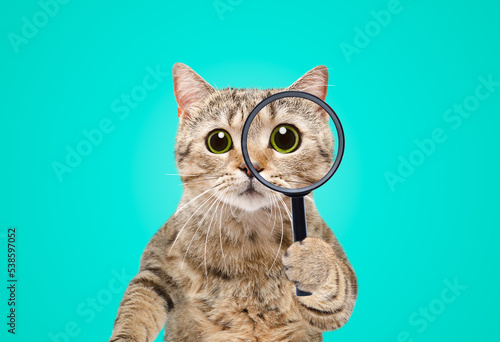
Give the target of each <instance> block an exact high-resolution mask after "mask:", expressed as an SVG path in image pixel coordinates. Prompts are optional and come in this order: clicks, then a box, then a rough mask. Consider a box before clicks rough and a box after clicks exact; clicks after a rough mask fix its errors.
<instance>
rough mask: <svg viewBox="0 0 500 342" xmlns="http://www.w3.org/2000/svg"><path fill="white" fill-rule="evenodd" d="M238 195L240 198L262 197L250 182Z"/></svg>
mask: <svg viewBox="0 0 500 342" xmlns="http://www.w3.org/2000/svg"><path fill="white" fill-rule="evenodd" d="M239 195H240V196H251V197H254V196H263V195H262V194H261V193H260V192H258V191H257V190H255V188H254V186H253V183H252V182H250V184H248V187H247V188H246V189H245V190H243V191H242V192H240V193H239Z"/></svg>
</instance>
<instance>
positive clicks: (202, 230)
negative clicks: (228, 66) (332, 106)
mask: <svg viewBox="0 0 500 342" xmlns="http://www.w3.org/2000/svg"><path fill="white" fill-rule="evenodd" d="M327 82H328V73H327V69H326V68H325V67H323V66H320V67H317V68H315V69H312V70H311V71H309V72H308V73H307V74H306V75H304V76H303V77H302V78H301V79H299V80H298V81H297V82H295V83H294V84H293V85H292V86H291V87H290V88H289V89H295V90H304V91H308V92H311V93H313V94H316V95H317V96H319V97H322V98H324V97H325V96H326V85H327ZM279 90H280V89H273V90H258V89H234V88H226V89H221V90H216V89H214V88H212V87H211V86H210V85H208V83H206V82H205V81H204V80H203V79H202V78H201V77H199V76H198V75H197V74H196V73H194V71H192V70H191V69H190V68H188V67H187V66H185V65H182V64H176V65H175V66H174V91H175V94H176V99H177V102H178V104H179V110H178V113H179V118H180V124H179V129H178V135H177V140H176V147H175V153H176V162H177V167H178V169H179V172H180V175H181V179H182V181H183V183H184V194H183V196H182V199H181V201H180V203H179V207H178V210H177V212H176V213H175V214H174V215H173V216H172V217H171V218H170V219H169V220H168V221H167V223H166V224H165V225H164V226H163V227H162V228H161V229H160V230H159V231H158V232H157V233H156V234H155V235H154V237H153V238H152V239H151V241H150V242H149V244H148V245H147V247H146V249H145V250H144V253H143V255H142V258H141V263H140V265H141V266H140V270H139V273H138V274H137V275H136V276H135V277H134V279H133V280H132V281H131V282H130V284H129V286H128V288H127V290H126V291H125V294H124V296H123V299H122V301H121V303H120V306H119V308H118V314H117V318H116V320H115V325H114V328H113V333H112V337H111V339H110V341H114V342H117V341H136V342H144V341H153V340H154V339H155V338H156V337H157V335H158V333H159V331H160V330H161V329H162V328H163V326H164V325H165V324H166V329H165V341H169V342H189V341H199V342H215V341H261V342H262V341H322V332H323V331H327V330H334V329H338V328H340V327H341V326H342V325H344V324H345V323H346V322H347V320H348V319H349V317H350V315H351V313H352V310H353V307H354V303H355V300H356V296H357V282H356V276H355V274H354V272H353V270H352V267H351V265H350V264H349V261H348V260H347V257H346V255H345V254H344V251H343V249H342V247H341V246H340V245H339V243H338V241H337V240H336V238H335V236H334V235H333V233H332V231H331V229H330V228H329V227H328V226H327V225H326V223H325V222H324V221H323V220H322V219H321V217H320V215H319V213H318V211H317V210H316V207H315V205H314V201H313V199H312V195H310V196H308V199H307V200H306V206H307V209H306V210H307V220H308V233H309V238H307V239H306V240H304V241H303V242H301V243H294V244H293V243H292V228H291V220H290V201H289V199H288V198H286V197H284V196H282V195H279V194H277V193H273V192H271V191H270V190H268V189H267V188H265V187H263V186H262V185H261V184H259V183H257V182H255V181H253V183H252V179H251V178H249V177H248V176H246V175H245V173H244V172H242V171H241V170H240V169H239V167H240V166H241V164H242V162H243V159H242V156H241V148H240V145H239V141H240V139H241V129H242V126H243V123H244V120H245V119H246V117H247V115H248V113H249V112H250V110H251V109H252V108H253V107H254V106H255V105H256V104H257V103H258V102H260V101H261V100H262V99H264V98H266V97H267V96H269V95H270V94H272V93H274V92H277V91H279ZM317 110H318V108H317V107H315V106H313V105H311V104H310V103H309V102H307V101H304V100H296V99H292V100H283V101H277V102H276V103H274V104H273V106H271V107H269V108H266V109H265V111H263V112H262V114H259V118H258V119H257V120H256V126H258V128H259V130H256V129H255V130H251V132H250V135H249V146H251V147H250V148H249V153H250V155H251V156H252V158H253V160H255V161H258V163H259V165H260V166H261V167H262V168H263V171H262V172H267V175H268V176H273V178H272V179H273V181H274V182H275V183H276V184H280V185H285V184H288V185H290V184H293V182H314V181H316V180H318V179H319V178H320V177H321V176H322V175H323V173H324V172H325V170H327V169H329V167H330V164H331V157H332V153H333V147H334V146H333V143H332V139H331V136H332V135H331V132H330V130H329V128H328V125H327V122H328V121H327V117H325V116H321V115H318V113H317ZM279 123H289V124H293V125H295V126H296V127H297V128H298V129H299V130H300V133H301V136H302V141H301V145H300V147H299V149H298V150H297V151H295V152H293V153H290V154H288V155H278V154H277V152H276V151H274V150H272V149H270V148H269V146H268V144H269V135H270V132H271V131H272V129H273V127H275V126H276V125H277V124H279ZM216 128H222V129H225V130H226V131H227V132H229V134H230V135H231V137H232V141H233V147H232V149H231V150H229V151H228V152H227V153H224V154H221V155H217V154H213V153H211V152H209V151H208V150H207V147H206V143H205V140H206V137H207V134H208V133H209V132H211V131H212V130H213V129H216ZM249 184H252V186H253V187H254V189H255V192H254V193H253V194H251V195H244V194H243V191H244V190H245V189H246V188H247V187H248V185H249ZM297 184H298V183H297ZM301 184H303V183H301ZM294 284H296V285H297V286H298V287H299V288H301V289H302V290H305V291H311V292H313V295H312V296H309V297H297V296H295V285H294Z"/></svg>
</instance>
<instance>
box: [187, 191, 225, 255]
mask: <svg viewBox="0 0 500 342" xmlns="http://www.w3.org/2000/svg"><path fill="white" fill-rule="evenodd" d="M211 199H213V201H212V202H210V203H211V205H210V208H208V210H207V212H206V213H205V215H203V218H202V219H201V220H200V222H198V227H197V228H196V231H195V232H194V234H193V236H192V237H191V240H190V241H189V244H188V246H187V249H186V253H184V258H183V259H182V264H183V265H184V261H185V260H186V256H187V254H188V252H189V248H190V247H191V244H192V243H193V240H194V238H195V236H196V233H198V230H200V227H201V225H202V223H203V222H204V221H205V218H206V217H207V215H208V213H209V212H210V209H212V207H213V206H214V204H215V203H216V202H217V197H215V196H213V195H212V197H211Z"/></svg>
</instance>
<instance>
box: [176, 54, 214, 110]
mask: <svg viewBox="0 0 500 342" xmlns="http://www.w3.org/2000/svg"><path fill="white" fill-rule="evenodd" d="M172 76H173V79H174V95H175V100H176V101H177V105H178V109H177V115H178V116H179V117H180V118H188V117H189V112H190V109H191V108H192V107H193V106H194V105H195V104H196V103H197V102H199V101H201V100H202V99H203V98H205V97H206V96H208V95H209V94H210V93H211V92H212V91H213V88H212V87H211V86H210V85H209V84H208V83H207V82H206V81H205V80H204V79H203V78H202V77H201V76H200V75H198V74H197V73H196V72H194V71H193V69H191V68H190V67H188V66H187V65H185V64H182V63H175V64H174V67H173V69H172Z"/></svg>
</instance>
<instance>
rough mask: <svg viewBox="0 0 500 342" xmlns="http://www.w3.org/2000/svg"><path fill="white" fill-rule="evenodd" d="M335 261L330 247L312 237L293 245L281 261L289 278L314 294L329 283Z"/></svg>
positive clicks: (303, 289) (302, 288)
mask: <svg viewBox="0 0 500 342" xmlns="http://www.w3.org/2000/svg"><path fill="white" fill-rule="evenodd" d="M335 260H336V257H335V252H334V251H333V249H332V247H330V245H328V244H327V243H326V242H325V241H323V240H321V239H317V238H311V237H308V238H306V239H304V240H303V241H299V242H295V243H293V244H292V245H291V246H290V247H289V248H288V249H287V251H286V252H285V254H283V257H282V259H281V261H282V263H283V267H284V268H285V274H286V276H287V278H288V279H289V280H290V281H292V282H293V283H294V284H295V285H296V286H297V287H298V288H299V289H300V290H302V291H307V292H314V291H315V290H317V289H319V288H320V287H321V286H322V285H324V284H325V283H326V282H327V279H328V276H329V274H330V269H331V268H332V267H333V265H334V264H335Z"/></svg>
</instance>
